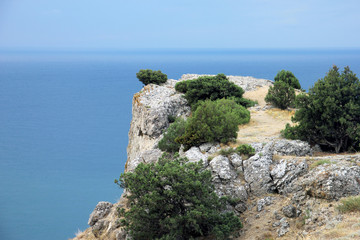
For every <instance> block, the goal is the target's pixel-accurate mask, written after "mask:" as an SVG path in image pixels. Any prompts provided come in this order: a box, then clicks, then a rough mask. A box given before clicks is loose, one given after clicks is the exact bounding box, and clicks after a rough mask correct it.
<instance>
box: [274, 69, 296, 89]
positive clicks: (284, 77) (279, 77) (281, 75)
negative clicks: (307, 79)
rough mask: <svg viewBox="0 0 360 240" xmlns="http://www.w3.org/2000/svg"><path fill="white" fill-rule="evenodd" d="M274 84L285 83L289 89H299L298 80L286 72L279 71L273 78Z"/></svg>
mask: <svg viewBox="0 0 360 240" xmlns="http://www.w3.org/2000/svg"><path fill="white" fill-rule="evenodd" d="M274 80H275V82H280V81H281V82H285V83H287V84H288V85H289V86H290V87H293V88H295V89H301V86H300V83H299V80H298V79H297V78H296V77H295V75H294V74H293V73H292V72H290V71H286V70H281V71H279V72H278V73H277V74H276V76H275V78H274Z"/></svg>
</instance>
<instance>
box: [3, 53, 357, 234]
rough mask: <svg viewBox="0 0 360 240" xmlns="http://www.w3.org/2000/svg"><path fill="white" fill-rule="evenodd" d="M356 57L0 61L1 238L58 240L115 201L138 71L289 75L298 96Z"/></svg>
mask: <svg viewBox="0 0 360 240" xmlns="http://www.w3.org/2000/svg"><path fill="white" fill-rule="evenodd" d="M334 64H335V65H337V66H338V67H340V68H341V69H343V67H344V66H347V65H349V66H350V68H351V70H353V71H354V72H355V73H357V74H360V50H351V49H347V50H339V49H338V50H316V49H310V50H151V51H150V50H144V51H103V52H101V51H97V52H85V51H83V52H75V51H68V52H59V51H58V52H55V51H54V52H51V51H48V52H46V51H43V52H36V51H2V52H0V239H2V240H23V239H37V240H48V239H52V240H57V239H59V240H60V239H68V238H71V237H74V236H75V232H77V231H78V229H80V230H84V229H86V228H87V220H88V217H89V214H90V213H91V212H92V210H93V209H94V207H95V205H96V204H97V202H99V201H110V202H116V201H117V200H118V199H119V197H120V195H121V192H122V191H121V189H119V188H118V187H117V186H116V185H115V184H114V179H115V178H118V177H119V175H120V174H121V172H122V171H123V170H124V165H125V161H126V146H127V144H128V135H127V134H128V131H129V127H130V121H131V101H132V96H133V94H134V93H135V92H137V91H139V90H140V89H141V87H142V84H141V83H140V82H139V81H138V80H137V79H136V72H138V71H139V70H140V69H154V70H158V69H160V70H162V72H164V73H166V74H167V75H168V77H169V78H173V79H178V78H180V77H181V75H182V74H185V73H199V74H217V73H225V74H227V75H242V76H253V77H256V78H266V79H270V80H273V78H274V76H275V75H276V73H277V72H278V71H279V70H281V69H286V70H290V71H292V72H293V73H294V74H295V76H297V78H298V79H299V80H300V83H301V85H302V87H303V88H304V89H308V88H309V87H311V86H312V85H313V84H314V82H315V81H316V80H318V79H319V78H323V77H324V76H325V74H326V72H327V71H328V70H329V69H330V68H331V67H332V65H334Z"/></svg>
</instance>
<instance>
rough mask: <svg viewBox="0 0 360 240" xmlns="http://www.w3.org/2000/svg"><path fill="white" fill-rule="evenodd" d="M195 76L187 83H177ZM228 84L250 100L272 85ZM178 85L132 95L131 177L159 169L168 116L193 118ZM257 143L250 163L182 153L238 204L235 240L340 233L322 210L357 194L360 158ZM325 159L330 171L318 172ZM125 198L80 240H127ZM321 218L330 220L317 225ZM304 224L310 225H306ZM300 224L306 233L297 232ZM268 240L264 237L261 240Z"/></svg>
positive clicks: (201, 151)
mask: <svg viewBox="0 0 360 240" xmlns="http://www.w3.org/2000/svg"><path fill="white" fill-rule="evenodd" d="M198 76H199V75H196V74H187V75H183V77H182V78H181V79H180V81H181V80H187V79H193V78H196V77H198ZM229 79H230V81H233V82H234V83H236V84H238V85H239V86H241V87H242V88H244V90H246V91H248V92H249V91H254V90H256V89H257V88H259V87H260V88H261V87H267V86H269V85H271V84H272V82H271V81H269V80H264V79H254V78H251V77H236V76H229ZM176 82H177V81H175V80H168V82H167V83H165V84H164V85H162V86H157V85H148V86H145V87H144V88H143V89H142V90H141V91H140V92H139V93H136V94H135V95H134V98H133V108H132V114H133V118H132V121H131V126H130V131H129V145H128V148H127V152H128V159H127V163H126V168H125V171H132V170H133V169H134V168H135V167H136V166H137V165H138V164H139V163H141V162H145V163H150V162H155V161H157V159H158V158H159V157H160V156H161V154H162V152H161V151H160V150H159V149H158V148H157V143H158V141H159V140H160V139H161V137H162V133H163V131H164V130H166V128H167V127H168V126H169V120H168V116H174V117H179V116H183V117H187V116H189V114H190V108H189V106H187V102H186V100H185V99H184V98H183V97H182V94H179V93H177V92H176V91H175V90H174V86H175V83H176ZM270 107H271V106H266V107H264V106H260V107H254V108H252V109H251V112H252V114H255V113H258V112H259V111H260V112H261V113H262V114H263V115H264V116H265V115H267V114H268V113H269V112H268V111H269V110H268V108H270ZM263 115H261V116H263ZM268 115H269V114H268ZM240 132H241V129H240ZM258 134H259V135H261V134H263V132H259V133H258ZM240 137H241V136H240ZM251 139H253V138H251ZM256 139H262V140H261V141H258V142H249V144H251V145H252V146H253V147H254V148H255V150H256V154H255V155H254V156H252V157H250V158H248V159H243V158H242V157H241V156H239V155H238V154H231V155H229V156H222V155H220V154H219V151H220V149H221V148H226V147H229V146H220V145H219V144H217V143H206V144H203V145H201V146H199V147H192V148H191V149H189V150H188V151H186V152H181V155H183V156H186V157H187V158H188V159H189V160H190V161H193V162H197V161H200V160H203V162H204V166H205V167H206V168H207V169H208V170H210V171H211V172H212V175H213V183H214V185H215V189H216V193H217V194H218V195H219V196H222V195H228V196H231V197H233V198H236V199H238V202H237V204H236V205H235V206H232V205H229V206H228V209H229V210H231V211H233V212H234V213H235V214H237V215H238V216H239V217H240V218H241V220H242V222H243V223H244V230H242V231H241V232H240V233H239V237H238V238H236V239H256V237H258V238H259V239H264V238H276V237H284V238H285V239H286V238H287V239H296V238H297V237H300V236H305V235H308V236H311V234H312V232H316V231H317V230H319V231H321V227H325V226H326V227H327V228H328V229H329V228H331V227H332V228H333V227H335V225H336V224H337V223H339V222H340V221H341V219H342V216H339V215H337V214H335V211H334V206H333V205H332V204H331V205H328V207H327V208H325V210H324V208H322V206H323V205H322V204H323V202H324V201H326V202H327V201H334V200H338V199H340V198H341V197H345V196H351V195H358V194H359V193H360V167H359V165H360V156H359V155H356V154H355V155H332V156H321V157H315V156H313V154H314V151H316V149H312V148H311V147H310V146H309V144H307V143H306V142H301V141H289V140H284V139H280V138H279V137H270V138H269V137H268V136H267V137H266V138H256ZM238 140H239V137H238ZM209 157H211V158H209ZM210 159H212V160H210ZM324 159H326V160H327V164H323V165H318V166H317V165H316V163H317V162H319V161H323V160H324ZM314 166H315V167H314ZM124 194H126V193H124ZM124 194H123V196H122V198H121V199H120V201H119V202H118V203H116V204H111V203H104V202H100V203H99V204H98V205H97V206H96V208H95V210H94V212H93V213H92V214H91V216H90V219H89V225H90V226H91V227H90V228H89V229H87V230H86V231H84V232H83V233H80V234H79V235H78V236H77V238H75V239H116V240H120V239H127V237H126V233H125V232H124V231H123V230H122V229H121V227H120V224H119V222H118V219H117V210H116V209H117V207H122V206H125V204H126V198H125V197H124ZM320 206H321V207H320ZM321 214H323V215H325V217H322V218H319V215H321ZM305 218H306V219H310V220H307V221H306V222H305V220H304V219H305ZM303 221H304V222H305V224H304V225H303V226H302V228H300V229H295V230H294V229H293V228H294V227H295V226H297V224H298V222H303ZM330 223H331V226H330V225H329V224H330ZM262 224H263V225H264V226H265V225H266V226H267V228H264V227H263V226H262V228H264V229H260V230H259V227H257V226H259V225H262ZM359 230H360V227H359ZM265 233H266V234H267V237H264V236H265V235H264V234H265Z"/></svg>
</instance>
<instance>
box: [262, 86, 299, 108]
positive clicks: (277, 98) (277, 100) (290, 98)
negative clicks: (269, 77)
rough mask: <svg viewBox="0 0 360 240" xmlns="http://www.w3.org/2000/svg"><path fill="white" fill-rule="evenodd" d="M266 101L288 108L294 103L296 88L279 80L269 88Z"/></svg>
mask: <svg viewBox="0 0 360 240" xmlns="http://www.w3.org/2000/svg"><path fill="white" fill-rule="evenodd" d="M265 101H266V102H268V103H272V104H273V105H275V106H276V107H278V108H280V109H286V108H288V107H289V106H291V105H293V104H294V101H295V90H294V88H292V87H291V86H290V85H288V84H287V83H285V82H282V81H277V82H275V83H274V86H271V87H270V88H269V91H268V93H267V95H266V97H265Z"/></svg>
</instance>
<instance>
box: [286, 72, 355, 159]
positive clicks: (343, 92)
mask: <svg viewBox="0 0 360 240" xmlns="http://www.w3.org/2000/svg"><path fill="white" fill-rule="evenodd" d="M296 105H297V107H298V108H299V110H298V111H296V112H295V115H294V117H293V118H292V121H293V122H296V123H298V125H296V126H294V127H291V126H290V125H287V126H286V128H285V130H284V131H283V135H284V136H288V137H291V138H299V139H302V140H307V141H309V142H311V143H317V144H320V145H323V146H325V147H328V148H329V147H330V148H333V149H334V150H335V152H337V153H338V152H340V151H347V150H349V149H350V148H351V147H352V148H355V149H356V148H358V147H359V141H360V82H359V79H358V78H357V77H356V75H355V74H354V73H353V72H352V71H351V70H350V68H349V67H345V68H344V71H343V72H342V73H341V74H340V73H339V69H338V68H337V67H336V66H334V67H333V68H332V69H330V71H329V72H328V73H327V75H326V76H325V77H324V78H323V79H320V80H318V81H317V82H316V83H315V85H314V87H313V88H311V89H310V90H309V93H308V94H301V95H299V96H297V98H296Z"/></svg>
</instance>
